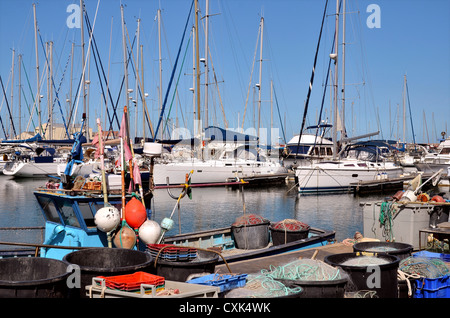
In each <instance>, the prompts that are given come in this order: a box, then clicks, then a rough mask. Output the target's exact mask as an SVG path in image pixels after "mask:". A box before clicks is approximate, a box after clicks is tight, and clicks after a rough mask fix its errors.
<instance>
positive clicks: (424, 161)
mask: <svg viewBox="0 0 450 318" xmlns="http://www.w3.org/2000/svg"><path fill="white" fill-rule="evenodd" d="M414 166H415V167H416V168H417V170H419V171H421V172H424V173H427V174H428V173H431V174H433V173H435V172H437V171H439V170H440V169H444V171H447V170H448V169H449V168H450V137H448V138H447V139H445V140H444V141H442V142H441V143H440V144H439V146H438V147H437V149H436V152H434V153H428V154H426V155H425V156H423V157H422V158H421V159H420V160H418V161H416V162H414Z"/></svg>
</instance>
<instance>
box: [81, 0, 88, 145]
mask: <svg viewBox="0 0 450 318" xmlns="http://www.w3.org/2000/svg"><path fill="white" fill-rule="evenodd" d="M80 9H81V10H80V30H81V63H82V64H81V69H82V73H81V85H82V88H83V89H82V92H83V114H84V115H85V116H86V122H85V126H84V129H85V132H84V133H85V136H86V139H87V140H88V141H89V116H88V115H87V112H86V79H85V60H84V27H83V12H84V5H83V0H80ZM83 117H84V116H83Z"/></svg>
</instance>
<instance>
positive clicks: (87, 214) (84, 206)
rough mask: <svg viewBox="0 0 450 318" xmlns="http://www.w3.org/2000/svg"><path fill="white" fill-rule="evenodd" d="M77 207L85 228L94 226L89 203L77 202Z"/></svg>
mask: <svg viewBox="0 0 450 318" xmlns="http://www.w3.org/2000/svg"><path fill="white" fill-rule="evenodd" d="M78 207H79V208H80V212H81V216H82V217H83V219H84V222H85V223H86V226H95V222H94V215H93V214H92V210H91V206H90V205H89V203H88V202H78Z"/></svg>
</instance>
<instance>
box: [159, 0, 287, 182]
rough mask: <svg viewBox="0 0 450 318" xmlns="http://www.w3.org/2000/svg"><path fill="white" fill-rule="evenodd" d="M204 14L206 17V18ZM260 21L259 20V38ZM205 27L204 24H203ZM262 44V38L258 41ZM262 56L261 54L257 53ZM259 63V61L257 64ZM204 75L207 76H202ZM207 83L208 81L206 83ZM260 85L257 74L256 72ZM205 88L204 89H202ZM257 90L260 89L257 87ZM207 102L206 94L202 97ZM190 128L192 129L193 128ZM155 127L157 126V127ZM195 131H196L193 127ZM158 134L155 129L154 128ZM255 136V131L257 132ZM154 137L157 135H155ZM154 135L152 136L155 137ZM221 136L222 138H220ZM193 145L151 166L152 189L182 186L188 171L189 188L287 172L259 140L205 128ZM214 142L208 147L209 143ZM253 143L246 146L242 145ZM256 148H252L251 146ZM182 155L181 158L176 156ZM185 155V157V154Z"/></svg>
mask: <svg viewBox="0 0 450 318" xmlns="http://www.w3.org/2000/svg"><path fill="white" fill-rule="evenodd" d="M197 5H198V4H197V0H195V8H196V10H195V12H196V15H195V18H196V26H195V37H196V41H195V43H196V44H195V45H196V47H195V51H196V54H195V55H196V56H195V57H196V67H195V72H194V73H195V81H194V82H195V83H196V84H195V89H194V91H195V93H196V99H195V101H196V107H197V120H196V123H195V124H197V125H199V126H200V123H201V118H200V113H201V112H200V70H199V55H198V10H197ZM207 16H208V14H207V15H206V17H207ZM263 22H264V19H263V18H261V25H260V27H261V37H262V30H263ZM206 23H207V22H206ZM261 42H262V38H261ZM205 46H206V56H208V52H209V51H208V44H207V43H206V44H205ZM261 54H262V53H261ZM261 61H262V58H261V60H260V62H261ZM205 73H206V74H207V72H205ZM206 81H208V79H206ZM260 82H261V72H260ZM206 87H207V85H206ZM259 87H260V85H259ZM205 99H207V93H205ZM206 105H207V101H205V122H206V125H207V124H208V120H207V107H206ZM195 124H194V125H195ZM158 127H159V124H158ZM196 128H197V127H196ZM208 128H210V129H216V131H218V133H217V135H218V138H215V139H211V138H209V139H208V136H207V134H208V132H207V130H208ZM157 130H158V128H157ZM258 132H259V130H258ZM156 133H157V132H156ZM156 133H155V135H156ZM220 136H222V138H220ZM194 139H195V140H196V141H197V145H196V146H195V142H193V143H194V145H191V143H190V140H188V144H183V143H181V145H178V146H175V147H174V149H177V148H178V149H180V148H181V151H180V150H178V151H176V150H172V155H171V156H166V157H164V156H163V158H161V159H158V160H157V161H156V162H155V165H154V172H153V181H154V184H155V186H169V185H179V184H182V183H185V175H186V173H188V172H189V171H194V173H193V174H192V176H191V184H197V185H212V184H221V183H227V181H228V180H230V179H234V180H240V179H242V178H243V177H254V176H260V175H267V174H279V173H286V172H287V169H286V168H285V167H284V166H283V165H282V164H281V162H280V160H277V159H278V157H277V159H273V160H270V158H269V157H270V156H267V155H266V154H265V153H264V151H263V150H262V149H261V148H260V147H258V145H257V144H258V142H259V136H249V135H244V134H240V133H237V132H234V131H230V130H226V129H221V128H218V127H213V126H211V127H207V128H205V129H204V131H203V132H202V131H201V127H198V128H197V135H196V138H194ZM212 140H214V142H212V143H211V141H212ZM249 140H251V141H253V142H254V144H253V145H250V144H249V143H248V142H246V141H249ZM255 144H256V145H255ZM181 152H184V155H178V154H180V153H181ZM187 152H188V153H189V155H188V156H187V157H186V156H185V154H186V153H187Z"/></svg>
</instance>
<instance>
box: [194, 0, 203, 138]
mask: <svg viewBox="0 0 450 318" xmlns="http://www.w3.org/2000/svg"><path fill="white" fill-rule="evenodd" d="M198 11H199V8H198V0H195V57H196V59H195V72H196V73H195V77H196V80H195V82H196V85H195V93H196V95H197V100H196V104H197V125H198V131H197V133H198V134H199V135H201V133H202V132H201V127H202V126H201V122H200V118H201V116H200V61H199V51H198V50H199V44H198Z"/></svg>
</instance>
